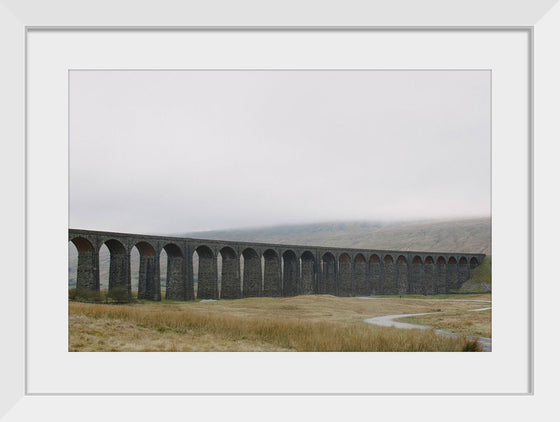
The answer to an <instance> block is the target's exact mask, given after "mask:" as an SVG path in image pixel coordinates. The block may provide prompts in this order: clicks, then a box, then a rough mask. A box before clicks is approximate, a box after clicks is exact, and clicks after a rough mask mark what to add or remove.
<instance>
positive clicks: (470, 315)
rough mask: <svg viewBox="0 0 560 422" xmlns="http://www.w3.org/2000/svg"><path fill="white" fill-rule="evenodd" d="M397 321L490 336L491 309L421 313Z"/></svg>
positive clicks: (454, 331) (453, 331)
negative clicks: (433, 313)
mask: <svg viewBox="0 0 560 422" xmlns="http://www.w3.org/2000/svg"><path fill="white" fill-rule="evenodd" d="M473 309H474V308H473ZM398 321H402V322H409V323H411V324H421V325H430V326H432V327H434V328H436V329H440V330H445V331H451V332H452V333H457V334H465V335H474V336H481V337H488V338H491V337H492V311H491V310H487V311H480V312H450V313H442V314H439V315H423V316H418V317H409V318H401V319H399V320H398Z"/></svg>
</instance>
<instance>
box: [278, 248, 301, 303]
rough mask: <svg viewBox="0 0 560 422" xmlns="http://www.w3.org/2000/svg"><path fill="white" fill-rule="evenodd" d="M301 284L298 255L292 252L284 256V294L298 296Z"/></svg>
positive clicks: (289, 251) (288, 251)
mask: <svg viewBox="0 0 560 422" xmlns="http://www.w3.org/2000/svg"><path fill="white" fill-rule="evenodd" d="M298 284H299V263H298V258H297V255H296V254H295V252H294V251H292V250H287V251H286V252H284V253H283V254H282V294H283V295H284V296H296V295H297V286H298Z"/></svg>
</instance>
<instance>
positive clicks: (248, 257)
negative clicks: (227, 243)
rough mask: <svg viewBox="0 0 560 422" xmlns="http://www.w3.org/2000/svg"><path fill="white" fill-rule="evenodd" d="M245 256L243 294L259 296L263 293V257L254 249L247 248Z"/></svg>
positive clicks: (243, 253)
mask: <svg viewBox="0 0 560 422" xmlns="http://www.w3.org/2000/svg"><path fill="white" fill-rule="evenodd" d="M242 256H243V296H244V297H259V296H261V294H262V284H261V283H262V272H261V258H260V257H259V254H257V252H256V251H255V250H254V249H252V248H247V249H245V250H244V251H243V252H242Z"/></svg>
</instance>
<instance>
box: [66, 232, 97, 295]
mask: <svg viewBox="0 0 560 422" xmlns="http://www.w3.org/2000/svg"><path fill="white" fill-rule="evenodd" d="M68 284H69V287H76V288H77V289H81V290H90V291H94V292H99V263H98V256H97V254H96V253H95V250H94V248H93V245H92V244H91V243H90V242H89V240H87V239H84V238H83V237H75V238H74V239H72V240H71V241H70V242H69V245H68Z"/></svg>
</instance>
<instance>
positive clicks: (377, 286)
mask: <svg viewBox="0 0 560 422" xmlns="http://www.w3.org/2000/svg"><path fill="white" fill-rule="evenodd" d="M369 283H370V285H371V294H373V295H379V294H383V288H382V284H381V260H380V259H379V256H378V255H376V254H373V255H371V256H370V257H369Z"/></svg>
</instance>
